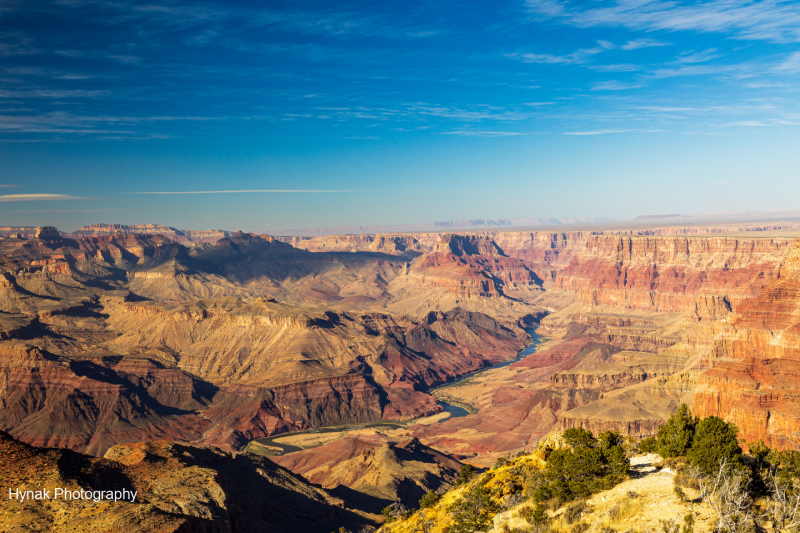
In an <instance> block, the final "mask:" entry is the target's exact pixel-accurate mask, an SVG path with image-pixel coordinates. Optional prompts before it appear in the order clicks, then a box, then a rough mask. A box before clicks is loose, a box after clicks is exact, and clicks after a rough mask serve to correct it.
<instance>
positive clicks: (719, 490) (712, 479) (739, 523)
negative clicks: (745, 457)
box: [693, 460, 755, 533]
mask: <svg viewBox="0 0 800 533" xmlns="http://www.w3.org/2000/svg"><path fill="white" fill-rule="evenodd" d="M693 474H695V475H697V477H698V480H699V485H700V497H701V498H702V499H703V501H705V502H706V503H708V505H709V506H710V507H711V508H712V509H713V510H714V512H715V513H716V514H717V524H716V529H717V530H718V531H726V532H729V533H738V532H749V531H753V530H754V526H755V520H754V517H753V512H752V508H753V499H752V498H751V497H750V494H749V491H748V488H749V485H750V481H749V479H747V476H746V475H744V474H743V473H741V472H738V471H735V470H733V469H732V468H731V467H730V466H729V465H728V462H727V461H725V460H723V462H722V465H721V466H720V469H719V471H718V472H717V473H716V474H715V475H713V476H709V477H705V476H700V475H699V474H698V473H697V472H693Z"/></svg>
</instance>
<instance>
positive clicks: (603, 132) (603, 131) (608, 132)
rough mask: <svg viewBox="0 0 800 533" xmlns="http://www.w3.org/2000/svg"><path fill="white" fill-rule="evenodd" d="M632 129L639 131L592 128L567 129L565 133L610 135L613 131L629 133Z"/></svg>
mask: <svg viewBox="0 0 800 533" xmlns="http://www.w3.org/2000/svg"><path fill="white" fill-rule="evenodd" d="M631 131H639V130H632V129H610V130H590V131H565V132H563V133H564V135H580V136H583V135H608V134H611V133H627V132H631Z"/></svg>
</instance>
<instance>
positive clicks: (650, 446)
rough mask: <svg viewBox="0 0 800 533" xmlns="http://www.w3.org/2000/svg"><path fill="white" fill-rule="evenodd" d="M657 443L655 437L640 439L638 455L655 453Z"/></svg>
mask: <svg viewBox="0 0 800 533" xmlns="http://www.w3.org/2000/svg"><path fill="white" fill-rule="evenodd" d="M657 449H658V443H657V442H656V438H655V437H647V438H644V439H642V441H641V442H640V443H639V452H640V453H653V452H655V451H657Z"/></svg>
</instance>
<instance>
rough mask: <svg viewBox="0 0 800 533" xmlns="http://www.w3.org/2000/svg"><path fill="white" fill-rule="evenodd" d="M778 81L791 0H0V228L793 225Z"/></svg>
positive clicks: (787, 102)
mask: <svg viewBox="0 0 800 533" xmlns="http://www.w3.org/2000/svg"><path fill="white" fill-rule="evenodd" d="M798 82H800V3H798V2H796V1H792V2H781V1H762V2H758V1H744V0H724V1H709V2H694V3H690V2H677V1H660V0H653V1H646V0H630V1H620V2H600V1H585V2H558V1H555V0H553V1H550V0H528V1H524V0H522V1H504V0H497V1H494V2H449V1H440V2H431V1H426V2H413V1H411V2H375V1H372V2H350V3H345V2H255V1H249V2H244V1H239V2H235V1H230V0H229V1H227V2H201V1H196V2H182V1H166V0H154V1H152V2H131V1H127V0H110V1H102V2H101V1H92V0H60V1H49V0H40V1H37V2H30V1H25V0H0V161H1V162H2V165H0V185H8V186H13V187H0V225H12V224H19V225H42V224H53V225H57V226H59V227H62V228H64V229H74V228H76V227H78V226H80V225H84V224H90V223H95V222H119V223H148V222H151V223H162V224H169V225H172V226H176V227H181V228H187V229H204V228H225V229H238V228H242V229H247V230H263V231H269V230H270V229H280V228H298V227H317V226H341V225H374V224H403V223H417V222H431V221H439V220H453V219H464V218H523V217H573V216H590V217H615V218H631V217H634V216H637V215H641V214H658V213H674V212H700V211H722V210H734V209H771V208H778V209H788V208H798V207H800V201H798V200H799V199H800V197H799V196H798V193H800V185H798V184H799V183H800V149H798V146H800V135H798V133H799V132H800V128H799V126H800V92H799V91H798V89H799V88H800V85H799V84H798ZM242 190H246V191H254V190H257V191H304V192H244V193H242V192H239V193H237V192H215V193H204V194H185V193H196V192H203V191H242ZM164 192H169V193H182V194H142V193H164ZM34 195H36V196H34Z"/></svg>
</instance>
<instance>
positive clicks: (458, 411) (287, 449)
mask: <svg viewBox="0 0 800 533" xmlns="http://www.w3.org/2000/svg"><path fill="white" fill-rule="evenodd" d="M535 329H536V328H529V329H528V330H526V331H527V332H528V334H529V335H530V336H531V344H529V345H528V346H527V347H526V348H525V349H524V350H522V351H521V352H519V354H518V355H517V356H516V357H515V358H514V359H511V360H510V361H505V362H503V363H497V364H496V365H492V366H490V367H487V368H483V369H481V370H477V371H475V372H471V373H469V374H465V375H463V376H461V377H460V378H458V379H456V380H454V381H451V382H449V383H445V384H444V385H440V386H438V387H434V388H432V389H430V390H429V391H428V394H433V393H434V392H435V391H437V390H442V389H446V388H450V387H455V386H457V385H459V384H461V383H464V382H465V381H467V380H470V379H473V378H475V377H476V376H479V375H481V374H483V373H484V372H488V371H489V370H494V369H496V368H502V367H504V366H509V365H510V364H511V363H515V362H517V361H519V360H521V359H524V358H525V357H526V356H528V355H530V354H532V353H534V352H535V351H536V347H537V346H538V345H539V343H540V342H541V341H540V339H539V336H538V335H537V334H536V333H535ZM437 403H438V404H439V405H441V406H442V407H443V408H444V411H445V412H447V413H450V417H449V418H458V417H462V416H467V415H469V414H470V413H469V411H467V410H466V409H464V408H463V407H459V406H458V405H451V404H448V403H445V402H442V401H439V402H437ZM449 418H446V419H445V420H448V419H449ZM413 422H414V421H413V420H412V421H410V422H406V423H397V422H371V423H367V424H350V425H342V426H333V427H324V428H317V429H310V430H307V431H297V432H294V433H281V434H280V435H275V436H274V437H266V438H263V439H256V442H257V443H259V444H263V445H264V446H268V447H270V448H273V449H277V448H280V449H281V450H282V451H280V452H278V453H276V454H275V455H284V454H287V453H292V452H299V451H300V450H302V449H303V448H301V447H300V446H294V445H291V444H285V443H282V442H275V441H276V439H282V438H285V437H288V436H289V435H292V436H294V435H316V434H322V433H335V432H339V431H352V430H354V429H380V428H385V429H401V428H405V427H408V426H409V425H412V424H413Z"/></svg>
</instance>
